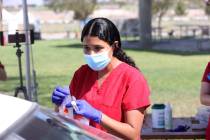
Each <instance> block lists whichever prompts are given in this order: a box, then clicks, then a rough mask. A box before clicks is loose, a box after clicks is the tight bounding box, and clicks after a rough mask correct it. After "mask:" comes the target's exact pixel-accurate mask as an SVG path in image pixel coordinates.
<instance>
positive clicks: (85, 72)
mask: <svg viewBox="0 0 210 140" xmlns="http://www.w3.org/2000/svg"><path fill="white" fill-rule="evenodd" d="M81 41H82V43H83V51H84V58H85V60H86V62H87V65H83V66H81V67H80V68H79V69H78V70H77V71H76V72H75V74H74V77H73V79H72V81H71V84H70V91H71V95H73V96H75V97H76V99H77V101H76V103H77V106H78V108H79V110H78V111H75V113H76V114H80V115H83V116H85V117H86V118H88V119H90V125H92V126H94V127H96V128H99V129H101V130H104V131H107V132H109V133H112V134H114V135H116V136H118V137H121V138H123V139H135V140H136V139H140V132H141V127H142V123H143V119H144V112H145V110H146V108H147V107H148V106H149V105H150V101H149V94H150V93H149V88H148V85H147V82H146V80H145V79H144V77H143V75H142V73H141V72H140V71H139V69H138V68H137V67H136V65H135V63H134V61H133V60H132V59H131V58H130V57H128V56H127V55H126V54H125V53H124V51H123V50H122V48H121V40H120V34H119V31H118V30H117V28H116V26H115V25H114V24H113V23H112V22H111V21H110V20H108V19H106V18H95V19H92V20H90V21H89V22H88V23H87V24H86V25H85V26H84V28H83V31H82V35H81ZM66 95H68V92H67V91H66V90H64V89H62V88H61V87H57V88H56V89H55V90H54V92H53V94H52V102H53V103H55V104H57V106H59V105H60V104H61V102H62V101H63V99H64V98H65V96H66ZM67 106H68V105H67ZM70 106H71V105H70V104H69V107H70Z"/></svg>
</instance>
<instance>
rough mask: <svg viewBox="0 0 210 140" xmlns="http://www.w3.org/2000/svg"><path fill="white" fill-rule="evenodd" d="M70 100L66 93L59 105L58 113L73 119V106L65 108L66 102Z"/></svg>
mask: <svg viewBox="0 0 210 140" xmlns="http://www.w3.org/2000/svg"><path fill="white" fill-rule="evenodd" d="M70 102H71V97H70V95H67V96H66V97H65V98H64V100H63V102H62V104H61V105H60V106H59V113H60V114H61V115H63V116H65V117H67V118H72V119H73V108H72V107H70V108H66V104H67V103H70Z"/></svg>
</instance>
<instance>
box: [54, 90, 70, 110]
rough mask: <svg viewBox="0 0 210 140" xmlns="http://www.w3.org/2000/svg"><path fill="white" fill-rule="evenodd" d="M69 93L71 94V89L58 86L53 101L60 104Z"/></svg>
mask: <svg viewBox="0 0 210 140" xmlns="http://www.w3.org/2000/svg"><path fill="white" fill-rule="evenodd" d="M67 95H69V89H67V88H62V87H61V86H57V87H56V88H55V89H54V91H53V93H52V102H53V103H54V104H56V105H57V106H60V105H61V104H62V102H63V100H64V98H65V97H66V96H67Z"/></svg>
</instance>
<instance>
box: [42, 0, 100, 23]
mask: <svg viewBox="0 0 210 140" xmlns="http://www.w3.org/2000/svg"><path fill="white" fill-rule="evenodd" d="M45 3H46V5H47V6H48V7H49V8H51V9H53V10H54V11H56V12H60V11H68V10H72V11H74V18H75V19H79V20H85V19H86V18H87V16H88V15H90V14H91V13H92V12H93V10H94V8H95V6H96V0H45Z"/></svg>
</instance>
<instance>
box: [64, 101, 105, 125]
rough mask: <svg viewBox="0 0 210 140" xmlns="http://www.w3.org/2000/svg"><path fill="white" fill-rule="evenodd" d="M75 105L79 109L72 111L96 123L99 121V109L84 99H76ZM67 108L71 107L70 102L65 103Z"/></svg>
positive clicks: (100, 114) (100, 115)
mask: <svg viewBox="0 0 210 140" xmlns="http://www.w3.org/2000/svg"><path fill="white" fill-rule="evenodd" d="M76 104H77V107H78V108H79V110H74V113H76V114H79V115H82V116H84V117H86V118H88V119H91V120H93V121H94V122H96V123H100V122H101V117H102V113H101V111H99V110H97V109H95V108H94V107H92V106H91V105H90V104H89V103H88V102H86V101H85V100H76ZM66 107H67V108H69V107H72V104H71V103H69V104H67V105H66Z"/></svg>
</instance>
